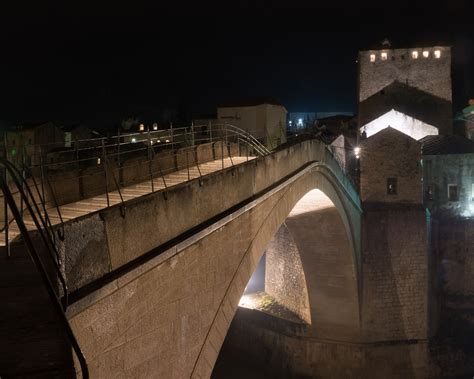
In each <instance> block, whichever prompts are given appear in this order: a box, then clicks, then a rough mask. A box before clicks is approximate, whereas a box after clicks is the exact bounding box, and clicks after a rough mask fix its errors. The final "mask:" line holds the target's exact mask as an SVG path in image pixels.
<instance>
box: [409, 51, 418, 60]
mask: <svg viewBox="0 0 474 379" xmlns="http://www.w3.org/2000/svg"><path fill="white" fill-rule="evenodd" d="M411 57H412V58H413V59H418V51H412V52H411Z"/></svg>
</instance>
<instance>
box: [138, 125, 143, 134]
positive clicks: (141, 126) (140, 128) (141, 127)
mask: <svg viewBox="0 0 474 379" xmlns="http://www.w3.org/2000/svg"><path fill="white" fill-rule="evenodd" d="M138 130H140V131H141V132H143V131H144V130H145V125H143V124H140V126H139V127H138Z"/></svg>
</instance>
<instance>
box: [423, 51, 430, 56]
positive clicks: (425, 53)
mask: <svg viewBox="0 0 474 379" xmlns="http://www.w3.org/2000/svg"><path fill="white" fill-rule="evenodd" d="M429 56H430V52H429V51H428V50H425V51H423V57H424V58H428V57H429Z"/></svg>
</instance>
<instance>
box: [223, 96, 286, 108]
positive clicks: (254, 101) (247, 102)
mask: <svg viewBox="0 0 474 379" xmlns="http://www.w3.org/2000/svg"><path fill="white" fill-rule="evenodd" d="M262 104H270V105H278V106H281V107H284V105H283V104H282V103H280V102H279V101H277V100H275V99H273V98H270V97H255V98H245V99H240V100H233V101H228V102H224V103H222V104H219V105H218V108H234V107H254V106H257V105H262Z"/></svg>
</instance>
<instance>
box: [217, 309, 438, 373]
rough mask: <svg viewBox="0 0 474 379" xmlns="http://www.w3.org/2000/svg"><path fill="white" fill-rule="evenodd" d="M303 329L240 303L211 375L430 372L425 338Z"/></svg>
mask: <svg viewBox="0 0 474 379" xmlns="http://www.w3.org/2000/svg"><path fill="white" fill-rule="evenodd" d="M302 329H304V326H301V325H297V324H293V323H291V322H290V321H287V320H283V319H278V318H276V317H273V316H270V315H267V314H265V313H262V312H259V311H256V310H251V309H245V308H239V309H238V311H237V313H236V316H235V317H234V320H233V321H232V324H231V326H230V329H229V333H228V335H227V337H226V340H225V342H224V345H223V347H222V350H221V355H220V356H219V360H218V361H217V363H216V369H215V371H214V373H213V376H212V378H213V379H222V378H227V377H232V374H233V375H235V377H239V376H238V373H239V370H242V371H241V374H242V375H241V377H245V373H246V371H245V369H247V370H249V367H255V368H257V369H259V372H261V374H262V376H263V375H265V377H271V378H360V379H365V378H387V379H390V378H427V377H431V375H430V367H429V359H428V344H427V342H426V341H401V342H399V343H379V344H346V343H342V342H338V341H328V340H319V339H316V338H313V339H309V338H301V337H300V334H301V330H302ZM228 360H240V361H241V362H242V363H243V364H242V365H243V367H236V368H234V370H233V371H234V372H232V373H231V372H229V370H228V369H227V367H226V361H228ZM235 370H237V375H236V373H235ZM250 372H252V369H250ZM256 377H257V376H256Z"/></svg>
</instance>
